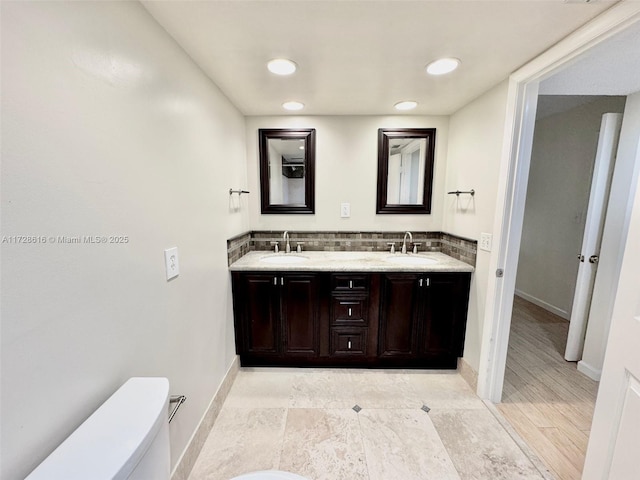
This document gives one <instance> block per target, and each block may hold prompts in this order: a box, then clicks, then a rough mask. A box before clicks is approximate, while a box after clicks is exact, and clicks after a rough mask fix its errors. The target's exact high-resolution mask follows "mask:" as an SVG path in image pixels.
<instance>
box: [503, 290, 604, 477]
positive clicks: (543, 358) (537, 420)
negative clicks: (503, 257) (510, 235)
mask: <svg viewBox="0 0 640 480" xmlns="http://www.w3.org/2000/svg"><path fill="white" fill-rule="evenodd" d="M568 330H569V322H568V321H567V320H564V319H562V318H560V317H558V316H557V315H554V314H552V313H549V312H547V311H546V310H543V309H542V308H540V307H538V306H536V305H534V304H532V303H529V302H527V301H526V300H524V299H522V298H520V297H515V299H514V304H513V318H512V320H511V333H510V336H509V351H508V355H507V368H506V372H505V378H504V391H503V395H502V403H501V404H499V405H497V408H498V410H499V411H500V412H501V413H502V414H503V415H504V417H505V418H506V419H507V420H508V421H509V422H510V423H511V424H512V425H513V427H514V428H515V430H516V431H517V432H518V433H519V434H520V435H521V436H522V438H523V439H524V440H525V441H526V442H527V444H528V445H529V446H530V447H531V448H532V449H533V451H534V452H535V453H536V454H537V455H538V457H539V458H540V460H542V461H543V462H544V463H545V465H546V466H547V467H548V468H549V470H551V472H553V474H554V475H555V477H556V478H557V479H558V480H579V479H580V478H582V469H583V467H584V459H585V455H586V452H587V444H588V442H589V432H590V429H591V421H592V419H593V411H594V408H595V402H596V396H597V393H598V382H595V381H593V380H591V379H590V378H587V377H586V376H585V375H583V374H582V373H580V372H578V371H577V369H576V362H567V361H566V360H565V359H564V350H565V345H566V342H567V332H568Z"/></svg>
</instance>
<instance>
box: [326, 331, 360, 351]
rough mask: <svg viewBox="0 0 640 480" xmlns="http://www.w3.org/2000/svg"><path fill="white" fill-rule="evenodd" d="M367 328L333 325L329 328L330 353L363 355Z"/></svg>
mask: <svg viewBox="0 0 640 480" xmlns="http://www.w3.org/2000/svg"><path fill="white" fill-rule="evenodd" d="M366 350H367V329H366V328H358V327H333V328H332V329H331V355H334V356H342V355H345V356H355V355H365V353H366Z"/></svg>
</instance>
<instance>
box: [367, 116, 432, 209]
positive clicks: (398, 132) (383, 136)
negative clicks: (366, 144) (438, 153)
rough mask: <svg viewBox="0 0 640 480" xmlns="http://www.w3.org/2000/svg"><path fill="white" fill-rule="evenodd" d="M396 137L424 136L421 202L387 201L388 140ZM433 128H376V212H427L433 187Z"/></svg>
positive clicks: (417, 137)
mask: <svg viewBox="0 0 640 480" xmlns="http://www.w3.org/2000/svg"><path fill="white" fill-rule="evenodd" d="M396 138H416V139H421V138H424V139H426V141H427V145H426V147H427V148H426V151H425V159H424V160H425V164H424V168H425V171H424V190H423V196H422V203H416V204H406V203H397V204H390V203H388V201H387V188H388V187H387V184H388V174H389V140H390V139H396ZM435 143H436V129H435V128H380V129H378V196H377V202H376V213H398V214H406V213H410V214H429V213H431V194H432V191H431V190H432V187H433V164H434V158H435Z"/></svg>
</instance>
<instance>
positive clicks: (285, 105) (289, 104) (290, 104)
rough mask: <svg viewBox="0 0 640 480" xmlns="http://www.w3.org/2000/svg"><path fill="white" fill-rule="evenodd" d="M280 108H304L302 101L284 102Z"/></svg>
mask: <svg viewBox="0 0 640 480" xmlns="http://www.w3.org/2000/svg"><path fill="white" fill-rule="evenodd" d="M282 108H284V109H285V110H302V109H303V108H304V103H300V102H284V103H283V104H282Z"/></svg>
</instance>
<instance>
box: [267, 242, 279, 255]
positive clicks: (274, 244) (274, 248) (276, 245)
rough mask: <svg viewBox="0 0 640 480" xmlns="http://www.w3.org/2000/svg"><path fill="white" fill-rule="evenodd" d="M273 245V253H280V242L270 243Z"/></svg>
mask: <svg viewBox="0 0 640 480" xmlns="http://www.w3.org/2000/svg"><path fill="white" fill-rule="evenodd" d="M269 243H270V244H271V245H273V251H274V252H275V253H278V252H279V251H280V244H279V243H278V242H269Z"/></svg>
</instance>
